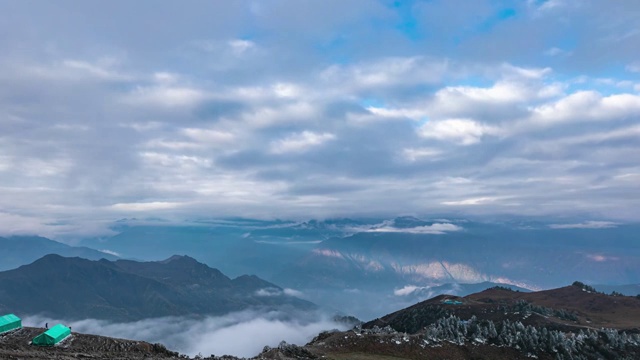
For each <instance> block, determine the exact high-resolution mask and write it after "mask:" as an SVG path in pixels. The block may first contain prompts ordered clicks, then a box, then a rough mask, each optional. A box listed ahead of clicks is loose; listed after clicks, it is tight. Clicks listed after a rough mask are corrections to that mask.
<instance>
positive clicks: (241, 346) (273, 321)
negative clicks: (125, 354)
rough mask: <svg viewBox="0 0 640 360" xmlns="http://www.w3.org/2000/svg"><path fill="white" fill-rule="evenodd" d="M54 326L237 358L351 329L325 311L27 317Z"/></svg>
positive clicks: (33, 322)
mask: <svg viewBox="0 0 640 360" xmlns="http://www.w3.org/2000/svg"><path fill="white" fill-rule="evenodd" d="M45 323H49V327H51V326H53V325H55V324H57V323H62V324H65V325H67V326H71V328H72V331H74V332H79V333H85V334H97V335H104V336H109V337H116V338H123V339H132V340H144V341H148V342H151V343H162V344H164V345H165V346H166V347H167V348H168V349H170V350H173V351H178V352H180V353H183V354H187V355H190V356H195V355H197V354H202V355H204V356H209V355H211V354H214V355H218V356H220V355H225V354H228V355H235V356H241V357H251V356H255V355H257V354H258V353H260V352H261V351H262V349H263V347H264V346H265V345H269V346H272V347H275V346H277V345H278V344H279V343H280V342H281V341H282V340H284V341H286V342H287V343H290V344H297V345H304V344H306V343H307V342H309V341H310V340H311V339H313V337H314V336H316V335H317V334H318V333H320V332H321V331H323V330H331V329H339V330H346V329H347V326H346V325H345V324H340V323H337V322H335V321H333V320H331V317H330V316H326V315H324V314H320V313H301V314H296V315H295V316H292V315H291V314H285V313H282V312H278V311H272V312H266V313H265V312H259V311H242V312H237V313H231V314H228V315H224V316H215V317H206V318H198V319H196V318H185V317H165V318H155V319H146V320H140V321H135V322H128V323H112V322H109V321H106V320H95V319H86V320H79V321H64V320H59V319H51V318H47V317H42V316H30V317H26V318H24V319H23V324H24V325H25V326H34V327H43V326H44V324H45Z"/></svg>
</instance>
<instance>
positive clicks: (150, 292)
mask: <svg viewBox="0 0 640 360" xmlns="http://www.w3.org/2000/svg"><path fill="white" fill-rule="evenodd" d="M248 308H265V309H281V308H291V309H299V310H311V309H315V308H316V306H315V305H314V304H312V303H310V302H308V301H305V300H302V299H299V298H296V297H294V296H290V295H287V293H286V292H285V291H284V289H282V288H280V287H278V286H276V285H274V284H272V283H270V282H267V281H265V280H262V279H260V278H258V277H257V276H248V275H243V276H239V277H237V278H235V279H231V278H229V277H227V276H225V275H224V274H223V273H222V272H220V271H219V270H217V269H213V268H210V267H208V266H207V265H204V264H202V263H199V262H198V261H196V260H195V259H193V258H190V257H188V256H172V257H170V258H168V259H166V260H164V261H153V262H137V261H131V260H117V261H109V260H106V259H101V260H98V261H91V260H86V259H81V258H78V257H74V258H67V257H62V256H59V255H46V256H44V257H42V258H41V259H38V260H37V261H35V262H33V263H32V264H29V265H24V266H21V267H19V268H17V269H14V270H8V271H4V272H0V313H9V312H11V313H16V314H22V315H35V314H40V315H43V316H48V317H53V318H64V319H85V318H93V319H106V320H110V321H131V320H139V319H143V318H153V317H163V316H201V315H221V314H226V313H229V312H233V311H240V310H245V309H248Z"/></svg>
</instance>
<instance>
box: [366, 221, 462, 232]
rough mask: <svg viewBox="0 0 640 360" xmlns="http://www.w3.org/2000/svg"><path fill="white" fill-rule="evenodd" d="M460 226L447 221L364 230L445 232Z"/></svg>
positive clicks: (455, 229) (458, 228) (458, 229)
mask: <svg viewBox="0 0 640 360" xmlns="http://www.w3.org/2000/svg"><path fill="white" fill-rule="evenodd" d="M460 230H462V228H461V227H460V226H458V225H454V224H449V223H434V224H432V225H425V226H416V227H412V228H397V227H393V226H381V227H374V228H370V229H368V230H366V232H377V233H407V234H444V233H446V232H452V231H460Z"/></svg>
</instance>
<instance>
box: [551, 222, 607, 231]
mask: <svg viewBox="0 0 640 360" xmlns="http://www.w3.org/2000/svg"><path fill="white" fill-rule="evenodd" d="M616 226H618V224H617V223H614V222H611V221H585V222H583V223H575V224H553V225H549V227H550V228H552V229H607V228H612V227H616Z"/></svg>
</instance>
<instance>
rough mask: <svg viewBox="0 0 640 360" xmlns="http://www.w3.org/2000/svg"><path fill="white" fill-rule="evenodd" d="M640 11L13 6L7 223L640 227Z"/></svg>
mask: <svg viewBox="0 0 640 360" xmlns="http://www.w3.org/2000/svg"><path fill="white" fill-rule="evenodd" d="M638 29H640V2H638V1H635V0H620V1H615V2H612V1H607V0H585V1H568V0H566V1H565V0H547V1H540V0H529V1H524V0H522V1H502V2H498V1H488V0H486V1H482V0H479V1H473V2H468V1H462V0H459V1H458V0H455V1H451V0H447V1H444V0H442V1H428V2H427V1H425V2H422V1H402V2H392V1H368V0H354V1H346V2H345V1H333V0H322V1H305V2H301V1H293V0H292V1H280V0H275V1H270V2H264V1H234V2H225V1H217V2H213V1H190V2H182V1H172V2H170V1H135V2H131V1H109V2H86V1H64V0H62V1H56V2H42V1H26V0H23V1H2V2H0V48H1V49H2V52H1V53H0V84H1V85H2V86H0V199H2V201H1V202H0V228H1V231H2V232H3V233H24V232H29V233H34V232H35V233H40V234H44V235H65V234H71V233H73V234H78V235H82V234H94V233H100V232H101V231H104V229H105V225H104V224H105V222H107V221H112V220H114V219H117V218H121V217H131V216H135V217H144V216H161V217H176V218H190V217H200V216H244V217H263V218H274V217H280V218H282V217H306V218H311V217H329V216H344V215H348V216H357V215H395V214H400V213H429V212H439V213H443V212H451V213H462V214H465V213H473V214H493V213H503V214H504V213H506V214H518V215H557V214H577V215H588V216H592V217H598V218H609V219H614V220H639V218H638V216H640V215H638V214H640V213H639V212H638V211H637V204H638V203H639V201H640V186H639V184H640V62H639V61H640V60H638V56H637V55H638V54H640V31H639V30H638Z"/></svg>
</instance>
